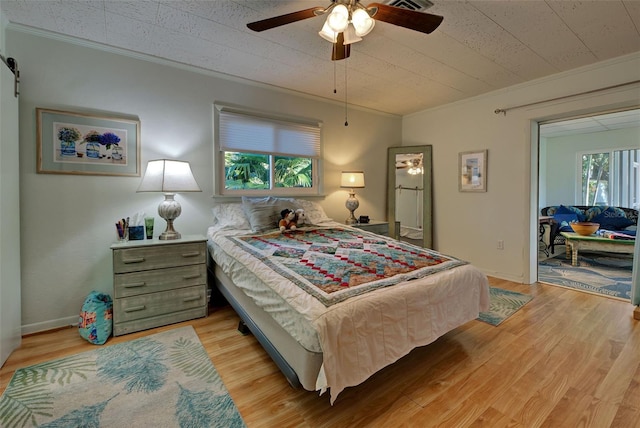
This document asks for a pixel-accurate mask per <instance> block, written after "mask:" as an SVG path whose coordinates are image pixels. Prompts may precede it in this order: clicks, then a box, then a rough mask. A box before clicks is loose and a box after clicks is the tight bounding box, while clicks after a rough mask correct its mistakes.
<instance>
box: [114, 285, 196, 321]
mask: <svg viewBox="0 0 640 428" xmlns="http://www.w3.org/2000/svg"><path fill="white" fill-rule="evenodd" d="M206 305H207V287H206V285H204V284H203V285H197V286H195V287H188V288H180V289H177V290H171V291H162V292H159V293H153V294H144V295H140V296H132V297H126V298H123V299H115V300H114V302H113V323H114V324H118V323H121V322H127V321H133V320H140V319H144V318H151V317H155V316H159V315H168V314H170V313H172V312H180V311H184V310H187V309H195V308H204V309H205V311H206Z"/></svg>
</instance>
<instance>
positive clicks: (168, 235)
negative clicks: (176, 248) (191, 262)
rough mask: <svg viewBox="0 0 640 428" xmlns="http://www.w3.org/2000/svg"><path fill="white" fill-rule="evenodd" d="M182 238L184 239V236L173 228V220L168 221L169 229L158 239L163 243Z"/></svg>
mask: <svg viewBox="0 0 640 428" xmlns="http://www.w3.org/2000/svg"><path fill="white" fill-rule="evenodd" d="M180 238H182V235H180V233H179V232H176V230H175V229H174V228H173V220H167V228H166V229H165V231H164V232H162V233H161V234H160V236H158V239H159V240H161V241H171V240H173V239H180Z"/></svg>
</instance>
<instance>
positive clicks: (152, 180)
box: [137, 159, 202, 241]
mask: <svg viewBox="0 0 640 428" xmlns="http://www.w3.org/2000/svg"><path fill="white" fill-rule="evenodd" d="M137 191H138V192H164V201H162V203H160V205H158V214H159V215H160V217H162V218H163V219H165V220H166V222H167V228H166V229H165V231H164V232H162V234H161V235H160V236H159V237H158V239H161V240H164V241H169V240H172V239H180V237H181V235H180V233H178V232H176V231H175V229H174V228H173V221H174V220H175V219H176V218H178V216H179V215H180V213H181V212H182V207H180V204H179V203H178V202H177V201H176V200H174V199H173V197H174V196H175V194H176V193H178V192H201V191H202V190H200V187H198V183H196V180H195V178H193V174H192V173H191V167H190V166H189V162H185V161H177V160H170V159H156V160H152V161H149V163H148V164H147V170H146V171H145V173H144V177H142V182H141V183H140V186H139V187H138V190H137Z"/></svg>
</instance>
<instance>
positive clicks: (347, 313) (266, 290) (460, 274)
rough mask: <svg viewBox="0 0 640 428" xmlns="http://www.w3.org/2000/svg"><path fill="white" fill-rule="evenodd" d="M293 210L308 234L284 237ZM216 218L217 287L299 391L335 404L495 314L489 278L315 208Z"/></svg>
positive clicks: (262, 209) (273, 206)
mask: <svg viewBox="0 0 640 428" xmlns="http://www.w3.org/2000/svg"><path fill="white" fill-rule="evenodd" d="M284 208H289V209H293V210H295V209H298V208H302V209H303V210H304V212H305V214H306V216H305V217H306V218H305V223H304V224H302V225H300V227H298V229H297V230H295V231H287V232H285V233H281V232H280V231H279V230H278V229H277V221H278V219H279V213H280V211H281V210H282V209H284ZM213 214H214V223H213V225H212V226H211V227H210V228H209V229H208V231H207V237H208V248H209V253H210V258H209V270H210V272H211V274H212V276H213V277H214V284H215V286H216V287H217V288H218V290H219V291H220V293H221V294H222V295H223V296H224V297H225V298H226V299H227V301H228V302H229V303H230V305H231V306H232V307H233V308H234V310H235V311H236V312H237V313H238V315H239V317H240V318H241V320H242V322H243V323H244V324H245V325H246V326H247V328H248V329H249V330H250V331H251V332H252V333H253V334H254V335H255V337H256V338H257V339H258V340H259V342H260V343H261V344H262V346H263V347H264V348H265V350H266V351H267V352H268V353H269V355H270V356H271V357H272V359H273V360H274V361H275V363H276V364H277V365H278V367H279V368H280V369H281V370H282V372H283V373H284V374H285V376H286V377H287V379H288V381H289V383H290V384H291V385H293V386H295V387H298V386H302V387H303V388H304V389H306V390H309V391H314V390H315V391H319V392H320V393H321V394H322V393H323V392H325V391H326V390H329V392H330V401H331V403H332V404H333V403H334V401H335V399H336V398H337V397H338V394H339V393H340V392H341V391H343V390H344V389H345V388H347V387H350V386H355V385H358V384H360V383H362V382H364V381H365V380H366V379H367V378H368V377H370V376H371V375H372V374H374V373H375V372H377V371H378V370H380V369H382V368H384V367H386V366H387V365H389V364H392V363H393V362H395V361H397V360H398V359H400V358H401V357H403V356H404V355H406V354H408V353H409V352H410V351H411V350H412V349H414V348H416V347H418V346H424V345H427V344H429V343H431V342H433V341H435V340H436V339H437V338H438V337H440V336H442V335H443V334H445V333H447V332H448V331H451V330H452V329H454V328H456V327H458V326H460V325H462V324H465V323H466V322H468V321H471V320H473V319H475V318H477V317H478V314H479V312H480V311H485V310H487V309H488V306H489V286H488V281H487V278H486V276H485V275H484V274H483V273H481V272H480V271H479V270H478V269H477V268H475V267H473V266H472V265H470V264H468V263H466V262H464V261H462V260H458V259H456V258H454V257H450V256H446V255H443V254H440V253H437V252H435V251H432V250H427V249H422V248H419V247H416V246H414V245H412V244H409V243H405V242H401V241H396V240H394V239H392V238H388V237H383V236H380V235H376V234H373V233H371V232H368V231H365V230H361V229H357V228H353V227H350V226H346V225H344V224H341V223H337V222H334V221H332V220H331V219H329V218H328V217H327V216H326V214H325V213H324V211H323V210H322V208H321V207H320V206H319V205H318V204H317V203H315V202H313V201H307V200H302V199H290V198H272V197H267V198H243V201H242V203H224V204H217V205H216V206H214V208H213Z"/></svg>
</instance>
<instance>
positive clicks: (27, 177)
mask: <svg viewBox="0 0 640 428" xmlns="http://www.w3.org/2000/svg"><path fill="white" fill-rule="evenodd" d="M7 43H8V45H9V46H10V47H11V51H12V53H13V55H14V56H15V57H16V58H17V59H18V61H19V63H20V68H21V72H22V88H21V89H22V94H21V100H20V144H21V149H20V167H21V177H20V180H21V191H22V193H21V194H22V197H21V204H20V208H21V216H22V229H21V238H22V260H23V265H22V275H23V279H22V296H23V299H22V325H23V333H28V332H33V331H40V330H45V329H49V328H53V327H57V326H60V325H67V324H69V323H72V322H75V321H77V317H78V313H79V311H80V306H81V305H82V302H83V300H84V298H85V297H86V295H87V294H88V293H89V292H90V291H91V290H92V289H96V290H100V291H104V292H109V293H111V287H112V277H111V268H112V261H111V250H110V249H109V246H110V245H111V244H112V243H113V241H114V239H115V236H116V235H115V226H114V223H115V221H116V220H117V219H119V218H121V217H123V216H126V215H131V214H133V213H135V212H138V211H145V212H146V213H148V214H152V215H155V216H156V228H161V230H162V229H163V228H164V220H162V219H161V218H159V217H158V216H157V212H156V210H157V206H158V204H159V203H160V201H161V200H162V195H160V194H153V193H136V189H137V187H138V184H139V182H140V178H131V177H99V176H74V175H53V174H37V173H36V121H35V109H36V107H43V108H53V109H60V110H67V111H68V110H74V111H86V112H99V113H107V114H108V113H110V112H111V113H118V114H124V115H132V116H137V117H138V118H139V119H140V122H141V140H142V142H141V144H142V171H144V169H145V166H146V163H147V161H148V160H151V159H155V158H159V157H169V158H177V159H182V160H187V161H189V162H190V163H191V166H192V169H193V172H194V175H195V178H196V180H197V181H198V184H199V185H200V187H201V188H202V189H203V192H202V193H190V194H183V195H177V197H176V198H177V199H179V201H180V203H181V205H182V215H181V216H180V217H179V218H178V219H177V220H176V222H175V227H176V229H177V230H178V231H179V232H181V233H183V234H194V233H201V234H204V233H206V230H207V226H208V225H209V224H210V223H211V220H212V218H211V213H210V208H211V207H212V206H213V203H214V201H213V199H212V194H213V179H212V174H213V171H212V156H213V151H212V135H213V132H212V127H213V123H212V104H213V103H214V102H215V101H222V102H227V103H233V104H237V105H243V106H247V107H250V108H255V109H262V110H268V111H272V112H277V113H281V114H290V115H295V116H305V117H310V118H314V119H318V120H321V121H323V122H324V127H323V138H324V155H325V163H324V176H323V177H322V178H323V180H324V189H325V193H326V197H325V198H323V199H321V200H320V202H321V204H322V205H323V206H324V208H325V210H326V211H327V214H328V215H329V216H330V217H332V218H335V219H337V220H339V221H342V219H344V218H346V217H347V215H348V212H347V210H346V208H345V207H344V202H345V201H346V199H347V197H348V193H347V191H346V190H345V189H340V188H339V175H340V171H341V170H343V169H358V170H359V169H361V170H364V171H365V174H366V183H367V187H366V188H365V189H361V190H359V191H358V199H359V200H360V208H359V209H358V211H357V213H358V214H368V215H369V216H370V217H371V218H373V219H384V216H385V212H386V197H385V190H384V189H386V177H385V174H379V173H378V172H379V171H384V170H385V165H386V159H387V147H389V146H397V145H400V142H401V140H400V136H401V118H399V117H396V116H391V115H385V114H381V113H375V112H370V111H363V110H355V109H350V110H349V126H348V127H345V126H344V109H343V106H342V105H341V104H340V103H339V102H335V103H333V102H330V101H323V100H319V99H312V98H310V97H304V96H299V95H296V94H293V93H290V92H283V91H276V90H272V89H268V88H266V87H264V86H256V85H249V84H246V83H244V82H240V81H238V80H237V79H236V80H229V79H222V78H220V77H216V76H212V75H205V74H202V73H197V72H194V71H189V70H187V69H185V68H177V67H172V66H168V65H166V64H160V63H158V62H150V61H147V60H143V59H141V58H132V57H131V56H124V55H120V54H116V53H113V52H107V51H104V50H98V49H96V48H95V46H88V45H79V44H75V43H70V41H69V40H68V39H52V38H45V37H42V36H41V33H30V32H28V31H27V30H26V29H23V28H20V27H12V26H10V27H9V31H8V32H7ZM332 95H333V94H328V97H331V96H332Z"/></svg>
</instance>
